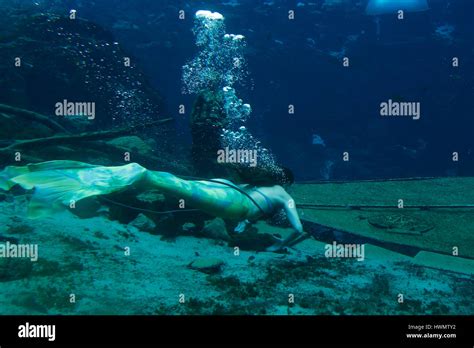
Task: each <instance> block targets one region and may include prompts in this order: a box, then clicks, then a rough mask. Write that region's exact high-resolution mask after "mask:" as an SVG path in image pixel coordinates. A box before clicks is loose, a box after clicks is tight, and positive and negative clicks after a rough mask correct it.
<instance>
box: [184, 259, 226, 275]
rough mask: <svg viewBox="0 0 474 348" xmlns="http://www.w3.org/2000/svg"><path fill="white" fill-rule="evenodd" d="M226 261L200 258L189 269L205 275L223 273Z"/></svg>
mask: <svg viewBox="0 0 474 348" xmlns="http://www.w3.org/2000/svg"><path fill="white" fill-rule="evenodd" d="M223 265H224V261H222V260H221V259H217V258H212V257H208V258H204V257H200V258H198V259H196V260H194V261H193V262H191V263H190V264H189V268H191V269H194V270H196V271H200V272H203V273H208V274H212V273H218V272H220V271H221V269H222V266H223Z"/></svg>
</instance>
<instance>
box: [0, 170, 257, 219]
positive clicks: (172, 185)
mask: <svg viewBox="0 0 474 348" xmlns="http://www.w3.org/2000/svg"><path fill="white" fill-rule="evenodd" d="M15 184H19V185H21V186H22V187H23V188H25V189H33V188H34V189H35V191H34V194H33V197H32V199H31V201H30V205H29V207H28V216H29V217H31V218H37V217H41V216H44V215H51V214H52V213H54V212H55V211H58V210H61V209H64V208H65V206H70V205H71V203H72V202H77V201H79V200H81V199H84V198H86V197H92V196H97V195H104V194H109V193H113V192H118V191H122V190H125V189H127V188H129V187H132V186H133V187H135V188H139V189H142V190H149V189H158V190H160V191H162V192H163V193H165V194H168V195H170V196H173V197H175V198H177V199H183V200H184V202H185V204H186V205H187V206H190V207H193V208H197V209H200V210H202V211H204V212H206V213H209V214H211V215H214V216H219V217H224V218H232V219H242V218H243V217H245V216H246V214H247V213H248V211H249V208H250V206H251V204H252V203H251V201H250V200H249V199H248V198H247V197H246V196H244V195H242V194H241V193H240V192H238V191H236V190H233V189H232V188H230V187H228V186H225V185H219V184H218V183H208V182H203V181H187V180H183V179H180V178H178V177H176V176H174V175H172V174H169V173H166V172H158V171H151V170H147V169H146V168H144V167H142V166H140V165H139V164H137V163H130V164H127V165H123V166H116V167H105V166H95V165H91V164H87V163H82V162H76V161H49V162H43V163H38V164H29V165H27V166H24V167H6V168H5V169H4V170H3V171H2V172H0V188H1V189H4V190H8V189H10V188H11V187H12V186H14V185H15Z"/></svg>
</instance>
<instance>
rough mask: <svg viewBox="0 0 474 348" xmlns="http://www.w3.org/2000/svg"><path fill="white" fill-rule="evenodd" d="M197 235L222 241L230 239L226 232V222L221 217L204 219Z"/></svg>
mask: <svg viewBox="0 0 474 348" xmlns="http://www.w3.org/2000/svg"><path fill="white" fill-rule="evenodd" d="M199 235H201V236H203V237H206V238H211V239H217V240H223V241H229V240H230V239H231V238H230V236H229V234H228V233H227V228H226V224H225V222H224V220H223V219H221V218H215V219H213V220H208V221H206V222H205V225H204V228H203V229H202V230H201V231H200V232H199Z"/></svg>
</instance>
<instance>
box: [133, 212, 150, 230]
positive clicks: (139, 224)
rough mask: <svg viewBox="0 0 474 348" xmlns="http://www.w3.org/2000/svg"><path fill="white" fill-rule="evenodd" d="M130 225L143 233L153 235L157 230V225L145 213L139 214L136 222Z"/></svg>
mask: <svg viewBox="0 0 474 348" xmlns="http://www.w3.org/2000/svg"><path fill="white" fill-rule="evenodd" d="M129 225H130V226H133V227H136V228H138V229H139V230H140V231H143V232H150V233H153V232H155V230H156V224H155V223H154V222H153V220H151V219H150V218H149V217H147V216H146V215H145V214H143V213H140V214H138V216H137V217H136V218H135V220H133V221H131V222H130V223H129Z"/></svg>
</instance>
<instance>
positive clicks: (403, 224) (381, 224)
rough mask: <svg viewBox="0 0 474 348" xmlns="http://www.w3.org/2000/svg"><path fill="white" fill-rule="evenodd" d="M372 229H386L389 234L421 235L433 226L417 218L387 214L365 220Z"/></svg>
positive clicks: (399, 214) (407, 215)
mask: <svg viewBox="0 0 474 348" xmlns="http://www.w3.org/2000/svg"><path fill="white" fill-rule="evenodd" d="M367 221H368V222H369V224H371V225H372V226H374V227H377V228H382V229H386V230H387V231H388V232H391V233H402V234H415V235H416V234H418V235H421V234H422V233H424V232H427V231H429V230H431V229H433V228H434V227H435V226H434V224H431V223H430V222H429V221H427V220H426V219H423V218H421V217H419V216H413V215H409V214H401V213H387V214H380V215H375V216H370V217H369V218H368V220H367Z"/></svg>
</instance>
